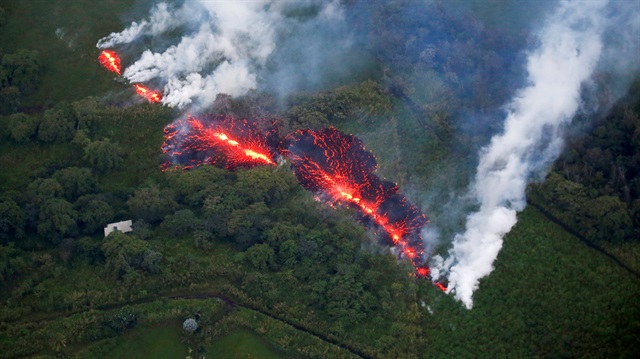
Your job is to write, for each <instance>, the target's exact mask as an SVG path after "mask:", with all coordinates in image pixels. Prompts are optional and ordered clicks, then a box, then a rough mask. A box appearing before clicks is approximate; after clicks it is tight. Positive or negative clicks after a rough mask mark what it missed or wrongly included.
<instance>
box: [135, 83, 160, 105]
mask: <svg viewBox="0 0 640 359" xmlns="http://www.w3.org/2000/svg"><path fill="white" fill-rule="evenodd" d="M133 87H134V88H135V89H136V93H137V94H138V95H140V96H142V97H144V98H146V99H147V101H149V102H153V103H157V102H160V101H162V94H161V93H160V92H158V91H152V90H149V89H148V88H146V87H145V86H142V85H140V84H133Z"/></svg>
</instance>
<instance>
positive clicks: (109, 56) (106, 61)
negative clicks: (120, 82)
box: [98, 50, 121, 75]
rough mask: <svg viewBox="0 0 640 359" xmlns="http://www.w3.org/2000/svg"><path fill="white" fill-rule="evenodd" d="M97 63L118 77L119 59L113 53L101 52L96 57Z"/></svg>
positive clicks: (108, 51) (109, 51)
mask: <svg viewBox="0 0 640 359" xmlns="http://www.w3.org/2000/svg"><path fill="white" fill-rule="evenodd" d="M98 61H99V62H100V65H102V66H103V67H104V68H105V69H107V70H109V71H112V72H115V73H116V74H118V75H120V70H121V68H120V57H118V55H117V54H116V53H115V52H113V51H111V50H104V51H102V52H101V53H100V56H98Z"/></svg>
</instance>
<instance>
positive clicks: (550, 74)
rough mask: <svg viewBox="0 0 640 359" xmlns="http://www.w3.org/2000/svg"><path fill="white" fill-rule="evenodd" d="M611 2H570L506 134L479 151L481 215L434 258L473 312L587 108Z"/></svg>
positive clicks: (549, 27) (541, 49) (544, 40)
mask: <svg viewBox="0 0 640 359" xmlns="http://www.w3.org/2000/svg"><path fill="white" fill-rule="evenodd" d="M606 6H607V3H606V1H600V0H590V1H571V2H569V1H566V2H561V3H560V4H559V6H558V9H557V10H556V11H555V12H554V13H553V15H551V16H550V18H549V19H548V20H547V23H546V24H545V26H544V27H543V29H542V30H541V32H540V33H539V45H538V48H537V49H536V50H534V51H533V52H531V53H530V54H529V56H528V61H527V72H528V86H526V87H525V88H523V89H521V90H520V91H519V92H518V93H517V94H516V96H515V97H514V98H513V100H512V101H511V103H510V104H509V105H508V108H507V110H508V114H507V117H506V120H505V124H504V130H503V132H502V133H501V134H498V135H496V136H494V137H493V138H492V140H491V142H490V144H489V145H488V146H487V147H486V148H484V149H483V150H482V151H481V153H480V162H479V164H478V168H477V173H476V176H475V181H474V183H473V185H472V188H471V193H472V195H474V196H475V197H476V198H477V200H478V202H479V209H478V210H477V211H476V212H474V213H472V214H470V215H469V216H468V217H467V223H466V229H465V231H464V233H462V234H458V235H456V236H455V238H454V241H453V247H452V248H451V250H450V251H449V257H448V258H447V259H446V260H444V261H443V260H442V258H439V257H438V258H435V265H434V269H433V273H434V276H435V277H436V278H437V277H438V275H448V278H449V289H448V291H450V292H452V293H454V295H455V297H456V298H457V299H459V300H460V301H462V302H463V303H464V305H465V306H466V307H467V308H471V307H472V306H473V301H472V295H473V292H474V290H475V289H477V288H478V285H479V280H480V279H481V278H483V277H485V276H487V275H488V274H489V273H490V272H491V271H492V270H493V262H494V260H495V259H496V257H497V255H498V252H499V251H500V248H501V247H502V243H503V236H504V235H505V234H506V233H508V232H509V231H510V230H511V228H512V227H513V226H514V225H515V223H516V221H517V219H516V213H517V212H518V211H521V210H523V209H524V207H525V206H526V198H525V188H526V186H527V183H528V182H529V181H530V179H532V178H534V177H536V176H540V174H543V173H544V171H545V170H546V169H547V167H548V165H549V164H550V163H551V162H552V161H553V160H554V159H555V158H556V157H557V156H558V154H559V151H560V149H561V145H562V137H561V134H562V129H563V126H565V125H566V124H568V123H569V122H570V121H571V119H572V117H573V116H574V115H575V113H576V111H577V110H578V108H579V106H580V103H581V101H580V93H581V87H582V85H583V84H584V83H585V81H587V80H589V78H590V76H591V74H592V73H593V71H594V69H595V68H596V66H597V65H598V61H599V59H600V57H601V53H602V49H603V42H602V35H603V32H604V30H605V27H606V20H607V19H606V16H605V15H604V14H603V13H604V12H605V11H604V10H605V8H606Z"/></svg>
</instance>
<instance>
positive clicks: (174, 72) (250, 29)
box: [97, 0, 349, 108]
mask: <svg viewBox="0 0 640 359" xmlns="http://www.w3.org/2000/svg"><path fill="white" fill-rule="evenodd" d="M343 20H344V19H343V14H342V9H341V7H340V6H339V5H338V2H337V1H329V2H327V1H313V0H308V1H298V2H290V1H277V0H256V1H206V0H198V1H186V2H184V3H183V4H182V5H181V6H179V7H177V8H173V7H172V6H170V5H168V4H166V3H160V4H158V5H157V6H155V7H154V8H153V9H152V11H151V14H150V16H149V19H148V20H142V21H140V22H134V23H132V24H131V26H129V27H128V28H127V29H125V30H123V31H122V32H119V33H112V34H111V35H109V36H107V37H105V38H103V39H100V41H98V44H97V46H98V47H99V48H108V47H109V48H112V47H118V46H121V45H124V44H129V43H135V42H137V41H142V40H144V39H145V38H149V37H161V36H164V35H166V37H168V39H167V42H168V43H169V44H170V46H168V47H167V48H166V49H163V50H162V51H153V50H146V51H144V52H143V53H142V54H141V56H140V57H139V59H138V60H137V61H135V62H134V63H133V64H131V65H130V66H128V67H126V69H125V70H124V73H123V76H124V77H125V78H127V79H128V80H129V81H131V82H149V81H154V82H156V83H161V84H162V86H164V89H163V92H164V98H163V101H162V102H163V103H164V104H166V105H168V106H171V107H178V108H184V107H187V106H190V107H193V106H202V105H210V104H211V103H212V102H213V100H214V99H215V97H216V94H219V93H225V94H228V95H231V96H239V95H243V94H246V93H247V92H249V91H250V90H253V89H257V88H259V86H260V83H261V81H263V80H264V79H265V78H266V77H268V76H269V73H273V72H276V73H277V72H278V70H279V69H281V68H282V67H283V66H284V65H282V62H283V61H281V62H274V61H271V60H272V58H274V57H275V55H276V54H277V51H276V50H277V48H278V46H279V43H280V42H282V41H292V40H291V39H296V38H301V39H299V40H298V42H300V43H303V44H305V43H306V44H308V45H309V46H311V45H313V46H315V47H317V46H318V45H322V46H325V48H327V49H331V48H330V47H329V46H328V45H329V44H327V43H325V41H329V40H333V45H334V47H335V45H338V47H340V46H339V44H340V43H341V42H348V41H349V40H348V36H338V34H335V36H334V37H330V38H326V37H325V38H322V37H321V35H323V34H320V33H319V32H318V31H316V32H314V33H310V32H309V31H308V29H322V28H324V29H332V28H334V29H335V28H342V27H341V26H340V24H341V23H342V22H343ZM187 29H189V30H188V31H187ZM172 32H179V33H180V34H181V35H180V36H179V37H176V36H175V35H172ZM324 33H326V32H324ZM172 36H173V38H171V37H172ZM315 40H322V41H315ZM319 42H320V44H319ZM310 50H313V49H310ZM315 55H316V56H309V55H307V56H302V57H300V56H298V58H297V59H295V60H296V61H298V62H301V64H300V66H299V67H300V68H307V69H310V70H309V72H307V73H297V74H296V76H298V77H304V76H313V75H312V73H314V71H313V70H315V69H317V66H316V65H315V64H314V63H310V62H309V61H318V59H319V58H320V59H321V58H322V53H321V52H320V53H316V54H315ZM283 57H284V56H283V55H282V54H279V56H278V59H283ZM286 60H287V58H286V57H284V61H286ZM290 62H295V61H294V60H293V59H291V61H290ZM287 65H288V63H287ZM327 71H328V70H327ZM285 81H288V82H291V81H294V82H295V81H296V80H295V79H283V82H285Z"/></svg>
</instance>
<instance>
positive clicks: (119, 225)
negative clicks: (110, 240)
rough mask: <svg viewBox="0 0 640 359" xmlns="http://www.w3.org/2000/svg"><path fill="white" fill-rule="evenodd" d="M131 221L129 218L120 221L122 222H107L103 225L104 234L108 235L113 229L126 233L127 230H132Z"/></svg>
mask: <svg viewBox="0 0 640 359" xmlns="http://www.w3.org/2000/svg"><path fill="white" fill-rule="evenodd" d="M132 225H133V224H132V222H131V220H128V221H122V222H116V223H109V224H107V226H106V227H104V236H105V237H106V236H108V235H109V233H111V232H113V231H120V232H122V233H127V232H131V231H133V228H131V226H132Z"/></svg>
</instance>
